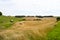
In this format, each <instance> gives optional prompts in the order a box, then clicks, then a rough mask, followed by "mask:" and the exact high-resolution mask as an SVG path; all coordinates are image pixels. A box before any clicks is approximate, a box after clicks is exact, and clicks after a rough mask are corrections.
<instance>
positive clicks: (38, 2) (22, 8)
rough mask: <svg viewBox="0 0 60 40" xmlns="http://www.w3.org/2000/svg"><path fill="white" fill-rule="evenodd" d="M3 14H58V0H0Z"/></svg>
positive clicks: (59, 6) (59, 1)
mask: <svg viewBox="0 0 60 40" xmlns="http://www.w3.org/2000/svg"><path fill="white" fill-rule="evenodd" d="M0 11H1V12H3V15H12V16H13V15H54V16H60V0H0Z"/></svg>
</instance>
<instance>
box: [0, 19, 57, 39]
mask: <svg viewBox="0 0 60 40" xmlns="http://www.w3.org/2000/svg"><path fill="white" fill-rule="evenodd" d="M55 23H56V19H55V18H45V19H44V20H42V21H22V22H16V23H15V24H14V25H13V26H12V27H11V28H10V29H8V30H5V31H4V32H1V33H0V35H6V36H7V35H8V34H12V35H11V36H13V37H15V36H16V37H17V36H18V37H20V38H21V36H23V38H25V37H26V36H24V34H25V32H26V31H28V33H29V34H31V33H30V32H29V30H32V31H33V33H34V34H37V35H40V36H41V37H43V36H46V35H47V33H48V31H50V30H51V29H52V28H53V26H54V25H55ZM16 32H18V33H17V34H16ZM31 35H32V34H31ZM20 40H21V39H20ZM24 40H27V39H26V38H25V39H24Z"/></svg>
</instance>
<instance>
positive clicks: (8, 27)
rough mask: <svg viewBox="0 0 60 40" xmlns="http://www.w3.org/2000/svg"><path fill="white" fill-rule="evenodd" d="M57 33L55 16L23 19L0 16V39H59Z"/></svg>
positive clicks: (57, 27)
mask: <svg viewBox="0 0 60 40" xmlns="http://www.w3.org/2000/svg"><path fill="white" fill-rule="evenodd" d="M11 20H13V22H11ZM59 34H60V22H56V18H43V20H42V21H29V20H28V21H23V19H22V18H16V17H11V16H8V17H7V16H0V40H60V35H59Z"/></svg>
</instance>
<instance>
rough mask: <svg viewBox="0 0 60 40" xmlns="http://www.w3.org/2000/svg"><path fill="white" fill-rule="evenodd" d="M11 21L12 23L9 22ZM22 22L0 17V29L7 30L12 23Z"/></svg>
mask: <svg viewBox="0 0 60 40" xmlns="http://www.w3.org/2000/svg"><path fill="white" fill-rule="evenodd" d="M11 20H13V22H11ZM17 21H22V18H16V17H11V16H0V29H6V28H9V27H10V26H11V25H12V24H13V23H15V22H17Z"/></svg>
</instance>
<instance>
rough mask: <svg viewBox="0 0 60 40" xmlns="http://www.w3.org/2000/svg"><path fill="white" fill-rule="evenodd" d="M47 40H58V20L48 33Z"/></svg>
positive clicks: (59, 23)
mask: <svg viewBox="0 0 60 40" xmlns="http://www.w3.org/2000/svg"><path fill="white" fill-rule="evenodd" d="M47 37H48V40H60V21H59V22H57V25H56V26H55V28H54V29H53V30H51V31H50V32H49V33H48V36H47Z"/></svg>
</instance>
